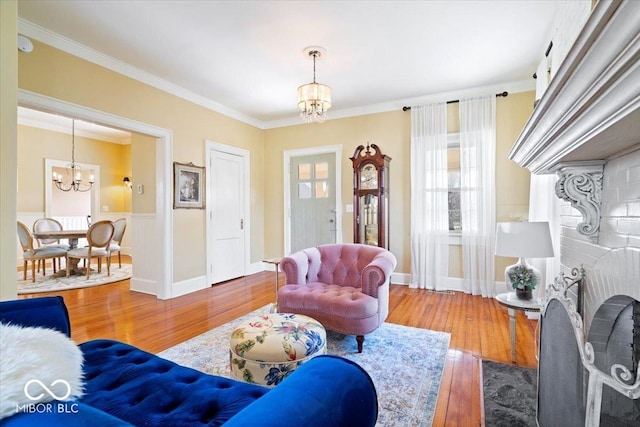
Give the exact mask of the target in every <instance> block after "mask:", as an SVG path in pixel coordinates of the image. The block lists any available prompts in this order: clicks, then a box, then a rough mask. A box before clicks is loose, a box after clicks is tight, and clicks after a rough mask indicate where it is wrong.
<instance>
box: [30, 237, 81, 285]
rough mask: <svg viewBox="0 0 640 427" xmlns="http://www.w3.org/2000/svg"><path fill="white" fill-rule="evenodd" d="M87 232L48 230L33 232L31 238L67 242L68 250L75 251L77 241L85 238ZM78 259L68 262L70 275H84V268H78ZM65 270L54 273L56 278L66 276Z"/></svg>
mask: <svg viewBox="0 0 640 427" xmlns="http://www.w3.org/2000/svg"><path fill="white" fill-rule="evenodd" d="M87 231H88V230H48V231H34V232H33V233H32V234H33V237H35V238H36V239H57V240H65V239H66V240H68V241H69V249H70V250H71V249H75V248H77V247H78V240H79V239H82V238H84V237H87ZM79 261H80V259H79V258H71V259H70V260H69V267H70V268H69V273H71V274H86V272H87V271H86V270H85V269H84V268H79V267H78V263H79ZM66 275H67V272H66V270H60V271H59V272H58V273H56V276H66Z"/></svg>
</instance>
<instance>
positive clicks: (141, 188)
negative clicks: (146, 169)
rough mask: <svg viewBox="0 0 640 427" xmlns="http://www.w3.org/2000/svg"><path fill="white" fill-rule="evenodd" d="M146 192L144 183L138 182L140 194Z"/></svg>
mask: <svg viewBox="0 0 640 427" xmlns="http://www.w3.org/2000/svg"><path fill="white" fill-rule="evenodd" d="M142 193H144V185H142V184H138V194H142Z"/></svg>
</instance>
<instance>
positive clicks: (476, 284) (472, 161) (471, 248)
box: [460, 96, 496, 297]
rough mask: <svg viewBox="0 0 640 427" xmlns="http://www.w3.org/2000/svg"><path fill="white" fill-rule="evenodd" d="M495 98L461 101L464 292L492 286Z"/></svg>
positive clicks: (486, 291) (488, 291) (487, 291)
mask: <svg viewBox="0 0 640 427" xmlns="http://www.w3.org/2000/svg"><path fill="white" fill-rule="evenodd" d="M495 169H496V97H495V96H486V97H480V98H473V99H467V100H461V101H460V208H461V216H462V265H463V273H464V278H463V286H464V288H465V292H468V293H471V294H473V295H482V296H484V297H492V296H494V295H495V294H496V289H495V288H496V287H495V255H494V251H495V247H494V245H495V228H496V195H495V175H496V173H495Z"/></svg>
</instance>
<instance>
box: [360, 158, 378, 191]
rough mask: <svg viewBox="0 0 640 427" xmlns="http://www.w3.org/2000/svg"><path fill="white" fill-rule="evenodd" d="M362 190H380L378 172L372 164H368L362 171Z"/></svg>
mask: <svg viewBox="0 0 640 427" xmlns="http://www.w3.org/2000/svg"><path fill="white" fill-rule="evenodd" d="M360 188H361V189H363V190H373V189H376V188H378V171H377V170H376V168H375V166H373V165H372V164H366V165H364V166H362V169H360Z"/></svg>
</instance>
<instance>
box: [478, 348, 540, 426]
mask: <svg viewBox="0 0 640 427" xmlns="http://www.w3.org/2000/svg"><path fill="white" fill-rule="evenodd" d="M482 379H483V395H484V417H485V425H486V426H487V427H498V426H499V427H525V426H532V427H535V426H536V396H537V382H538V381H537V380H538V377H537V371H536V370H535V369H530V368H523V367H522V366H517V365H507V364H505V363H498V362H492V361H490V360H483V361H482Z"/></svg>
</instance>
